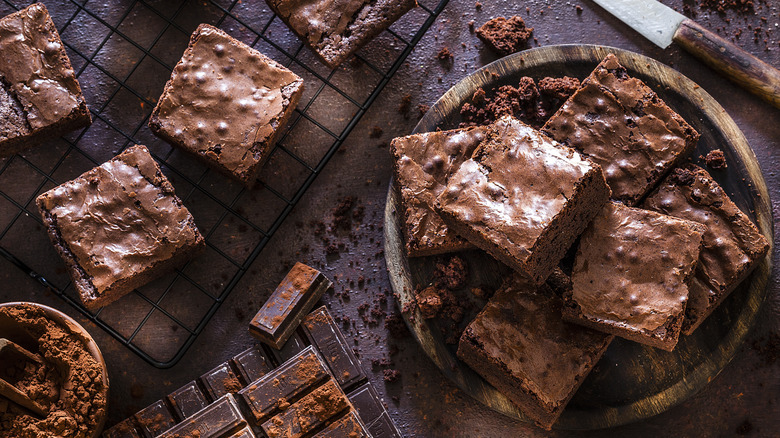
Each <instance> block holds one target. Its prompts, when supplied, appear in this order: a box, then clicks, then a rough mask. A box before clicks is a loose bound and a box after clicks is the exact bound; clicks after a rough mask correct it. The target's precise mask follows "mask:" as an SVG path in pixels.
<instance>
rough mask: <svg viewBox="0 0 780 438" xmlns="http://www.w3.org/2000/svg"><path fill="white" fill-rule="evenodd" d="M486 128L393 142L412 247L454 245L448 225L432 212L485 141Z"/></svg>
mask: <svg viewBox="0 0 780 438" xmlns="http://www.w3.org/2000/svg"><path fill="white" fill-rule="evenodd" d="M485 132H486V128H484V127H476V128H467V129H453V130H451V131H438V132H426V133H422V134H414V135H409V136H406V137H399V138H396V139H394V140H393V141H392V145H391V146H392V152H393V157H394V158H395V168H394V170H395V177H396V179H397V180H398V184H399V186H400V188H401V198H402V202H403V203H404V207H405V208H406V209H407V210H406V232H407V239H409V240H410V241H411V244H410V246H415V245H417V244H419V245H423V246H435V245H437V244H445V243H449V242H453V243H454V242H455V239H457V237H456V236H453V235H452V233H451V232H449V233H448V229H447V226H446V225H445V224H444V222H443V221H442V220H441V218H440V217H439V215H438V214H437V213H436V212H434V211H433V203H434V201H435V200H436V197H437V196H439V194H440V193H441V192H442V191H443V190H444V188H445V187H446V183H447V179H448V178H449V177H450V175H452V174H453V173H454V172H455V171H456V170H457V169H458V168H459V167H460V165H461V164H462V163H463V162H464V161H465V160H467V159H468V158H469V157H471V154H472V153H473V152H474V149H476V147H477V145H479V143H480V142H481V141H482V140H483V139H484V138H485Z"/></svg>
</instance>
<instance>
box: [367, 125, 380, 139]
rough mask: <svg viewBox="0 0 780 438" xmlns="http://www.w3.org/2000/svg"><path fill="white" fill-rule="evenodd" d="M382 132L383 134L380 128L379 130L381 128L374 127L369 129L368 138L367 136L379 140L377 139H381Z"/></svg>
mask: <svg viewBox="0 0 780 438" xmlns="http://www.w3.org/2000/svg"><path fill="white" fill-rule="evenodd" d="M383 132H384V131H383V130H382V128H381V127H379V126H374V127H373V128H371V133H370V134H368V136H369V137H370V138H379V137H381V136H382V133H383Z"/></svg>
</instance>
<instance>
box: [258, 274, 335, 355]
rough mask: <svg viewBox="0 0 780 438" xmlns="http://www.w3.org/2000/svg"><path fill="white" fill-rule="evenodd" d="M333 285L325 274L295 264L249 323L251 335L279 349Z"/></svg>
mask: <svg viewBox="0 0 780 438" xmlns="http://www.w3.org/2000/svg"><path fill="white" fill-rule="evenodd" d="M332 286H333V283H331V281H330V280H328V278H327V277H325V275H324V274H323V273H322V272H320V271H318V270H316V269H314V268H311V267H309V266H306V265H304V264H303V263H296V264H295V266H293V268H292V269H291V270H290V272H288V273H287V276H285V277H284V280H282V282H281V283H280V284H279V286H278V287H277V288H276V290H275V291H274V293H273V294H272V295H271V297H270V298H269V299H268V301H266V302H265V304H264V305H263V307H262V308H261V309H260V311H259V312H257V315H255V317H254V318H253V319H252V322H251V323H250V324H249V332H250V333H251V334H252V336H254V337H256V338H257V339H260V340H261V341H263V342H265V343H267V344H269V345H271V346H273V347H274V348H277V349H279V348H281V346H282V345H283V344H284V342H285V341H286V340H287V338H289V337H290V335H292V333H293V331H295V328H296V327H298V324H300V323H301V320H302V319H303V317H304V316H306V314H307V313H308V312H309V311H310V310H311V308H312V307H314V304H315V303H316V302H317V301H318V300H319V299H320V297H321V296H322V293H323V292H325V291H326V290H327V289H329V288H330V287H332Z"/></svg>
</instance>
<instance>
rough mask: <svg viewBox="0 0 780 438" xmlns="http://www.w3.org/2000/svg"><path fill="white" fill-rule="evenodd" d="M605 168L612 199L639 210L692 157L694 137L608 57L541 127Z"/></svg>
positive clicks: (686, 125) (675, 114)
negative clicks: (679, 164)
mask: <svg viewBox="0 0 780 438" xmlns="http://www.w3.org/2000/svg"><path fill="white" fill-rule="evenodd" d="M542 131H543V132H545V133H546V134H548V135H550V136H551V137H553V138H554V139H556V140H558V141H559V142H561V143H564V144H566V145H568V146H571V147H573V148H575V149H577V150H578V151H580V152H582V153H583V154H585V155H586V156H587V157H589V158H591V159H592V160H593V161H595V162H596V163H598V164H599V165H601V167H602V169H603V170H604V175H605V176H606V178H607V183H608V184H609V187H610V188H611V189H612V199H614V200H617V201H620V202H623V203H624V204H626V205H630V206H633V205H636V204H637V203H638V202H639V201H640V200H641V198H642V197H643V196H644V195H645V194H647V193H648V192H649V191H650V189H652V188H653V187H654V186H655V185H656V183H658V181H660V180H661V179H662V178H663V177H664V175H665V174H666V173H667V172H668V171H669V170H670V169H671V168H672V167H673V166H674V165H675V163H677V162H678V161H679V159H680V158H681V157H684V156H686V155H688V154H689V153H690V152H691V151H692V150H693V148H694V147H695V146H696V142H697V141H698V140H699V133H698V132H696V130H694V129H693V128H692V127H691V126H690V125H689V124H688V123H687V122H686V121H685V120H683V118H682V117H680V115H679V114H677V113H675V112H674V111H672V109H671V108H669V107H668V106H667V105H666V103H664V101H662V100H661V98H659V97H658V95H657V94H656V93H655V92H654V91H653V90H652V89H650V87H648V86H647V85H645V84H644V83H643V82H642V81H640V80H639V79H636V78H632V77H630V76H629V75H628V73H626V69H625V67H623V66H622V65H620V64H619V63H618V61H617V58H616V57H615V55H612V54H610V55H607V57H606V58H604V60H603V61H601V63H600V64H599V65H598V66H597V67H596V69H595V70H593V72H592V73H591V74H590V76H588V77H587V78H586V79H585V80H584V81H582V85H581V86H580V89H579V90H577V92H575V93H574V95H572V96H571V97H570V98H569V100H567V101H566V102H565V103H564V104H563V106H562V107H561V108H560V109H559V110H558V112H557V113H555V114H554V115H553V116H552V117H551V118H550V120H548V121H547V123H546V124H545V125H544V127H543V128H542Z"/></svg>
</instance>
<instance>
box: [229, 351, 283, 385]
mask: <svg viewBox="0 0 780 438" xmlns="http://www.w3.org/2000/svg"><path fill="white" fill-rule="evenodd" d="M230 361H231V362H232V363H233V367H234V368H235V369H236V371H238V375H239V377H241V380H242V381H243V383H244V385H248V384H250V383H252V382H254V381H255V380H257V379H259V378H261V377H263V376H264V375H266V373H268V372H269V371H271V370H272V369H273V366H272V365H271V361H270V360H268V358H267V357H265V354H263V353H262V352H260V350H259V349H257V348H254V347H253V348H248V349H246V350H244V351H243V352H241V353H239V354H238V355H236V357H234V358H233V359H231V360H230Z"/></svg>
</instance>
